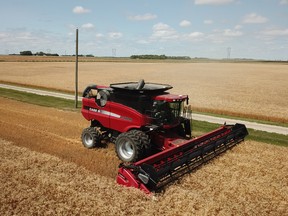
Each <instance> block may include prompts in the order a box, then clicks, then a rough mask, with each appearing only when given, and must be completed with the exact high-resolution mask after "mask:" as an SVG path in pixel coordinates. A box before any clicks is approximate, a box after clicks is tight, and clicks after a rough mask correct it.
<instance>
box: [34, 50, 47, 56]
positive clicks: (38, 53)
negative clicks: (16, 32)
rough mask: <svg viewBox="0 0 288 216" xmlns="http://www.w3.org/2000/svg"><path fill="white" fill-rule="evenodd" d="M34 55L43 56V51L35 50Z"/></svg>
mask: <svg viewBox="0 0 288 216" xmlns="http://www.w3.org/2000/svg"><path fill="white" fill-rule="evenodd" d="M35 55H36V56H44V55H45V53H44V52H42V51H41V52H36V53H35Z"/></svg>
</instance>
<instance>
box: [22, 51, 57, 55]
mask: <svg viewBox="0 0 288 216" xmlns="http://www.w3.org/2000/svg"><path fill="white" fill-rule="evenodd" d="M20 55H25V56H32V55H35V56H59V55H58V54H57V53H44V52H36V53H34V54H33V53H32V52H31V51H29V50H26V51H21V52H20Z"/></svg>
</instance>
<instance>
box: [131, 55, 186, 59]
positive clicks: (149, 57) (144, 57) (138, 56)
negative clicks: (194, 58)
mask: <svg viewBox="0 0 288 216" xmlns="http://www.w3.org/2000/svg"><path fill="white" fill-rule="evenodd" d="M130 58H131V59H177V60H190V59H191V58H190V57H189V56H166V55H131V56H130Z"/></svg>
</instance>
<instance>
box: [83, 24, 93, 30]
mask: <svg viewBox="0 0 288 216" xmlns="http://www.w3.org/2000/svg"><path fill="white" fill-rule="evenodd" d="M81 28H83V29H87V30H88V29H93V28H94V25H93V24H92V23H85V24H83V25H82V26H81Z"/></svg>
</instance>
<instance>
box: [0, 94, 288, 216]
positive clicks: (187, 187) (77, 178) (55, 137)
mask: <svg viewBox="0 0 288 216" xmlns="http://www.w3.org/2000/svg"><path fill="white" fill-rule="evenodd" d="M0 117H1V119H0V137H1V138H2V139H4V140H7V141H9V142H7V141H4V140H1V141H0V190H1V193H0V212H1V214H2V215H19V214H22V215H32V214H39V215H48V214H50V215H55V214H58V215H63V214H64V215H70V214H71V215H76V214H83V215H84V214H85V215H287V214H288V211H287V206H288V182H287V179H288V158H287V157H288V156H287V155H288V148H285V147H278V146H273V145H267V144H263V143H257V142H252V141H248V142H247V141H246V142H243V143H241V144H240V145H238V146H236V147H235V148H233V149H232V150H229V151H228V152H226V153H225V154H223V155H221V156H220V157H218V158H216V159H214V160H212V161H211V162H209V163H208V164H206V165H204V166H202V167H201V168H200V169H198V170H196V171H195V172H193V173H191V174H189V175H186V176H184V177H183V178H182V179H181V180H179V181H177V182H174V184H173V185H170V186H169V187H167V188H166V189H165V191H163V192H162V193H160V194H156V196H155V197H154V198H152V197H147V196H146V195H144V194H143V193H142V192H140V191H138V190H136V189H128V188H123V187H122V186H119V185H117V184H116V183H115V175H116V172H117V166H118V163H119V160H118V159H117V157H116V155H115V153H114V148H113V145H111V146H109V147H108V148H107V149H94V150H87V149H85V148H84V147H83V146H82V144H81V142H80V138H79V135H80V133H81V130H82V128H83V127H86V126H87V122H86V121H85V120H83V119H82V117H81V114H80V113H76V112H68V111H60V110H56V109H52V108H45V107H40V106H35V105H30V104H24V103H20V102H16V101H12V100H7V99H3V98H0Z"/></svg>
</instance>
